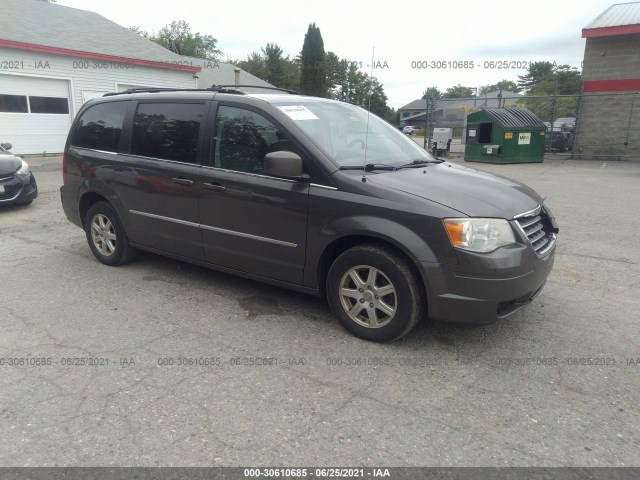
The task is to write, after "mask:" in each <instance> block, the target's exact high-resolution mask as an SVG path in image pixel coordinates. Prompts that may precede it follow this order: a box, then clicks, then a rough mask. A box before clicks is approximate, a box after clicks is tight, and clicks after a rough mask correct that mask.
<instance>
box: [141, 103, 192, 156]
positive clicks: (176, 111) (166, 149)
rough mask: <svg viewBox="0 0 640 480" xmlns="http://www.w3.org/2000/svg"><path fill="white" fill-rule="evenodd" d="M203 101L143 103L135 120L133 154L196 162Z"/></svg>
mask: <svg viewBox="0 0 640 480" xmlns="http://www.w3.org/2000/svg"><path fill="white" fill-rule="evenodd" d="M203 114H204V104H202V103H141V104H140V105H138V111H137V112H136V116H135V118H134V120H133V133H132V139H131V153H132V154H133V155H141V156H143V157H153V158H162V159H165V160H176V161H178V162H186V163H196V151H197V147H198V133H199V132H200V123H201V121H202V117H203Z"/></svg>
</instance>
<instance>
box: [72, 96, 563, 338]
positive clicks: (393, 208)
mask: <svg viewBox="0 0 640 480" xmlns="http://www.w3.org/2000/svg"><path fill="white" fill-rule="evenodd" d="M63 183H64V185H63V186H62V187H61V189H60V192H61V199H62V206H63V208H64V211H65V214H66V216H67V217H68V219H69V220H70V221H71V222H73V223H74V224H76V225H77V226H79V227H81V228H83V229H84V230H85V232H86V236H87V241H88V244H89V247H90V248H91V250H92V252H93V254H94V255H95V256H96V258H97V259H98V260H99V261H100V262H102V263H104V264H107V265H120V264H123V263H125V262H127V261H129V260H130V259H132V258H133V256H134V255H135V253H136V251H137V250H145V251H149V252H155V253H158V254H161V255H166V256H168V257H172V258H175V259H180V260H185V261H188V262H192V263H195V264H198V265H203V266H206V267H210V268H214V269H217V270H221V271H224V272H229V273H233V274H237V275H241V276H244V277H247V278H251V279H255V280H259V281H263V282H268V283H271V284H275V285H279V286H282V287H286V288H290V289H294V290H298V291H302V292H307V293H311V294H315V295H326V297H327V299H328V302H329V305H330V306H331V310H332V311H333V313H334V314H335V316H336V317H337V318H338V320H339V321H340V322H341V323H342V324H343V325H344V326H345V327H346V328H347V329H348V330H349V331H350V332H352V333H353V334H355V335H357V336H358V337H361V338H364V339H367V340H373V341H391V340H395V339H398V338H400V337H402V336H404V335H405V334H407V333H408V332H409V331H410V330H411V329H412V328H413V327H414V326H415V325H416V323H417V322H418V321H419V320H420V319H422V318H424V317H428V318H430V319H431V320H434V321H444V322H467V323H469V322H470V323H488V322H492V321H494V320H496V319H498V318H504V317H506V316H508V315H510V314H512V313H513V312H515V311H516V310H518V309H519V308H520V307H522V306H524V305H526V304H528V303H529V302H531V300H532V299H533V298H535V297H536V295H538V293H539V292H540V291H541V289H542V287H543V286H544V284H545V281H546V279H547V276H548V275H549V272H550V271H551V269H552V266H553V261H554V255H555V242H556V234H557V232H558V227H557V225H556V222H555V220H554V218H553V216H552V214H551V212H550V211H549V208H548V207H547V206H546V205H545V204H543V202H542V198H541V197H540V195H538V194H537V193H536V192H534V191H533V190H532V189H530V188H529V187H527V186H525V185H523V184H522V183H519V182H517V181H514V180H510V179H507V178H504V177H500V176H496V175H491V174H488V173H482V172H479V171H476V170H473V169H470V168H466V167H464V166H459V165H455V164H452V163H449V162H445V161H441V160H438V159H436V158H434V157H432V156H431V155H430V154H429V153H427V152H426V151H425V150H424V149H423V148H421V147H420V146H418V145H417V144H416V143H415V142H413V141H412V140H411V139H409V138H407V137H406V136H405V135H403V134H402V133H401V132H400V131H398V130H397V129H396V128H394V127H393V126H391V125H389V124H388V123H386V122H385V121H383V120H381V119H380V118H378V117H376V116H375V115H373V114H369V113H368V112H367V111H366V110H364V109H362V108H360V107H357V106H353V105H349V104H345V103H342V102H337V101H333V100H328V99H323V98H315V97H305V96H299V95H289V94H243V93H241V92H240V91H238V90H230V89H217V90H216V89H207V90H199V91H193V90H190V91H179V90H170V89H167V90H162V89H149V90H146V91H137V90H136V91H127V92H123V93H118V94H108V95H106V96H104V97H102V98H99V99H94V100H91V101H89V102H87V103H86V104H85V105H84V106H83V107H82V109H81V110H80V111H79V112H78V115H77V116H76V119H75V120H74V122H73V125H72V126H71V130H70V132H69V137H68V140H67V143H66V146H65V152H64V160H63Z"/></svg>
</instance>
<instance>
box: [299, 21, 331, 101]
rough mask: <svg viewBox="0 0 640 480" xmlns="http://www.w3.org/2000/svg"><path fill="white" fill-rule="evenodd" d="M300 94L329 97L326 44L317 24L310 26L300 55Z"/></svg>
mask: <svg viewBox="0 0 640 480" xmlns="http://www.w3.org/2000/svg"><path fill="white" fill-rule="evenodd" d="M300 61H301V67H300V93H302V94H304V95H313V96H316V97H326V96H327V65H326V54H325V52H324V42H323V41H322V35H321V34H320V29H319V28H318V27H316V24H315V23H312V24H311V25H309V28H308V30H307V34H306V35H305V36H304V44H303V46H302V53H301V55H300Z"/></svg>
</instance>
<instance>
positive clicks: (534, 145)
mask: <svg viewBox="0 0 640 480" xmlns="http://www.w3.org/2000/svg"><path fill="white" fill-rule="evenodd" d="M546 129H547V127H546V126H545V124H544V123H543V122H542V120H540V119H539V118H538V117H537V116H536V115H535V114H534V113H532V112H531V111H530V110H528V109H526V108H486V109H482V110H478V111H477V112H473V113H470V114H469V115H468V116H467V130H466V136H465V139H466V146H465V149H464V159H465V160H466V161H468V162H484V163H541V162H542V160H543V157H544V140H545V135H546Z"/></svg>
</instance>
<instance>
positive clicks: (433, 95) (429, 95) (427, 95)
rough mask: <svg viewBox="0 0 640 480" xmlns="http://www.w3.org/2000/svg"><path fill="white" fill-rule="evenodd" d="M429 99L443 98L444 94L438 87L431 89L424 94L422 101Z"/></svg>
mask: <svg viewBox="0 0 640 480" xmlns="http://www.w3.org/2000/svg"><path fill="white" fill-rule="evenodd" d="M427 98H434V99H438V98H442V92H440V90H439V89H438V87H429V88H427V89H426V90H425V91H424V92H422V100H426V99H427Z"/></svg>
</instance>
